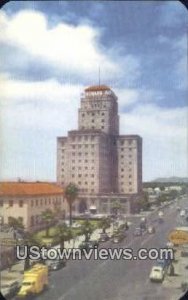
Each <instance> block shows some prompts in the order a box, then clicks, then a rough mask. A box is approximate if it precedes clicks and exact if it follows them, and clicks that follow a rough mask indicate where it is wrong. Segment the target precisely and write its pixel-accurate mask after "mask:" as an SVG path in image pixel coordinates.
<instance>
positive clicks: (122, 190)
mask: <svg viewBox="0 0 188 300" xmlns="http://www.w3.org/2000/svg"><path fill="white" fill-rule="evenodd" d="M128 191H129V192H132V191H133V189H131V188H130V189H129V190H128ZM121 192H127V190H125V189H121Z"/></svg>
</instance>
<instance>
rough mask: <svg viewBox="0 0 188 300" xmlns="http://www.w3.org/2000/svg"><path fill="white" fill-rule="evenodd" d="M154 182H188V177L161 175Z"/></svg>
mask: <svg viewBox="0 0 188 300" xmlns="http://www.w3.org/2000/svg"><path fill="white" fill-rule="evenodd" d="M152 182H172V183H178V182H179V183H188V177H166V178H165V177H164V178H163V177H159V178H156V179H154V180H152Z"/></svg>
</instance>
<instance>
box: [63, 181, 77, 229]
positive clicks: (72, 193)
mask: <svg viewBox="0 0 188 300" xmlns="http://www.w3.org/2000/svg"><path fill="white" fill-rule="evenodd" d="M77 196H78V188H77V186H76V185H75V184H74V183H69V184H68V185H67V187H66V188H65V198H66V200H67V203H68V206H69V224H70V226H71V225H72V204H73V202H74V201H75V200H76V198H77Z"/></svg>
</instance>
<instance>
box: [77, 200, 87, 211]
mask: <svg viewBox="0 0 188 300" xmlns="http://www.w3.org/2000/svg"><path fill="white" fill-rule="evenodd" d="M86 210H87V204H86V201H85V200H80V202H79V206H78V211H79V213H80V214H82V213H84V212H85V211H86Z"/></svg>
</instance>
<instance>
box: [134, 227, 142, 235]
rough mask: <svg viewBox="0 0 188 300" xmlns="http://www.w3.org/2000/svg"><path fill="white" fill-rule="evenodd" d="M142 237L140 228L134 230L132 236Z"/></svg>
mask: <svg viewBox="0 0 188 300" xmlns="http://www.w3.org/2000/svg"><path fill="white" fill-rule="evenodd" d="M140 235H142V229H141V228H140V227H137V228H135V231H134V236H140Z"/></svg>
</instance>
